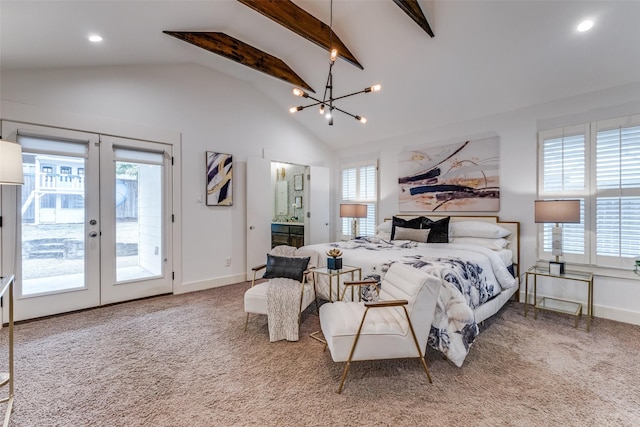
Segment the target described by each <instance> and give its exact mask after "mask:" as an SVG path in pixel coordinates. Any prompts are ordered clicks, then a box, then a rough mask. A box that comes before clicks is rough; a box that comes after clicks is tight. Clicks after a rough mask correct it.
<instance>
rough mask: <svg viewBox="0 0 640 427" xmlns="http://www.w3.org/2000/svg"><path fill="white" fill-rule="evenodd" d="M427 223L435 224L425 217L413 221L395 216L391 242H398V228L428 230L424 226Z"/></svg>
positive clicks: (392, 224)
mask: <svg viewBox="0 0 640 427" xmlns="http://www.w3.org/2000/svg"><path fill="white" fill-rule="evenodd" d="M427 222H433V221H431V220H430V219H428V218H425V217H423V216H420V217H417V218H412V219H402V218H398V217H396V216H394V217H393V219H392V220H391V240H396V236H395V233H396V227H402V228H413V229H420V228H427V227H424V224H426V223H427Z"/></svg>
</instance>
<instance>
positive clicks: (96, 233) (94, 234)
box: [89, 231, 98, 237]
mask: <svg viewBox="0 0 640 427" xmlns="http://www.w3.org/2000/svg"><path fill="white" fill-rule="evenodd" d="M97 235H98V232H97V231H92V232H91V233H89V237H96V236H97Z"/></svg>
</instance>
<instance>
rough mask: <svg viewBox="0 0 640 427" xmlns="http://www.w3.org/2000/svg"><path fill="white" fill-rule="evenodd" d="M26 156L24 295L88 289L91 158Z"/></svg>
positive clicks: (23, 237) (23, 228)
mask: <svg viewBox="0 0 640 427" xmlns="http://www.w3.org/2000/svg"><path fill="white" fill-rule="evenodd" d="M27 150H28V149H27ZM22 159H23V160H22V161H23V169H24V185H23V187H22V203H21V206H20V210H21V212H22V295H24V296H30V295H36V294H43V293H51V292H59V291H64V290H69V289H78V288H84V287H85V256H84V252H85V251H84V236H85V177H84V171H85V168H86V164H85V159H84V158H81V157H71V156H58V155H48V154H38V153H29V152H28V151H26V150H25V152H24V154H23V155H22Z"/></svg>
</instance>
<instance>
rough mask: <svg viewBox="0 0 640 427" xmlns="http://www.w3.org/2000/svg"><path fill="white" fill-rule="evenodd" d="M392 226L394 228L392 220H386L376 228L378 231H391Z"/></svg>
mask: <svg viewBox="0 0 640 427" xmlns="http://www.w3.org/2000/svg"><path fill="white" fill-rule="evenodd" d="M391 228H393V222H392V221H385V222H383V223H382V224H380V225H378V227H377V228H376V232H377V233H391Z"/></svg>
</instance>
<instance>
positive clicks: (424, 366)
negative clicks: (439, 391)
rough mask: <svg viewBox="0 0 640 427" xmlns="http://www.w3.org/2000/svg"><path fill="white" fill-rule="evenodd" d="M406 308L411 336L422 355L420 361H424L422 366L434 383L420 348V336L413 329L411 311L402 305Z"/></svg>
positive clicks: (430, 381)
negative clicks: (417, 336)
mask: <svg viewBox="0 0 640 427" xmlns="http://www.w3.org/2000/svg"><path fill="white" fill-rule="evenodd" d="M402 308H403V309H404V314H405V315H406V316H407V321H408V322H409V329H410V330H411V336H413V342H414V343H415V344H416V350H418V356H419V357H420V362H422V367H423V368H424V371H425V372H426V373H427V378H429V383H430V384H433V381H432V380H431V374H429V368H427V362H426V361H425V360H424V356H423V355H422V350H420V344H418V338H416V333H415V331H414V330H413V324H412V323H411V318H410V317H409V313H408V312H407V307H405V306H402Z"/></svg>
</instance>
